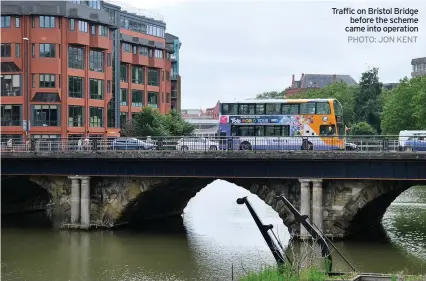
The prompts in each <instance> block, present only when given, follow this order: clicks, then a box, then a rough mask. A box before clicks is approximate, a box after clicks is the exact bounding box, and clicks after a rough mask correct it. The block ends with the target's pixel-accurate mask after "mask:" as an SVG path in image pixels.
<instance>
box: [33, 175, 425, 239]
mask: <svg viewBox="0 0 426 281" xmlns="http://www.w3.org/2000/svg"><path fill="white" fill-rule="evenodd" d="M30 180H31V181H33V182H35V183H37V184H38V185H40V186H42V187H43V188H45V189H46V190H47V191H48V192H49V193H50V195H51V197H52V201H53V203H55V206H56V207H57V208H59V209H60V213H62V214H64V215H63V216H62V217H61V221H60V224H62V225H67V224H70V225H76V226H78V228H84V229H87V228H90V227H91V226H97V227H105V228H114V227H117V226H120V225H124V224H128V223H137V224H139V225H141V224H143V222H144V221H147V220H153V219H159V218H163V217H168V216H176V215H181V214H182V213H183V210H184V208H185V207H186V205H187V203H188V201H189V200H190V199H191V198H193V197H194V196H195V195H196V194H197V192H199V191H200V190H201V189H202V188H204V187H205V186H207V185H208V184H210V183H211V182H213V181H214V180H216V179H214V178H201V179H200V178H142V177H133V178H129V177H103V178H98V177H91V178H88V177H78V176H70V177H44V176H38V177H30ZM226 180H227V181H228V182H230V183H234V184H236V185H238V186H240V187H242V188H245V189H247V190H249V191H250V192H251V193H253V194H256V195H257V196H258V197H259V198H260V199H262V200H263V201H264V202H265V203H266V204H268V205H269V206H271V207H272V208H273V209H274V210H275V211H276V212H277V213H278V215H279V216H280V217H281V218H282V219H283V223H284V224H285V225H286V226H287V227H288V228H289V231H290V232H291V233H293V234H294V235H296V236H298V237H300V238H308V237H309V235H308V234H307V233H306V232H305V231H304V230H303V229H302V230H301V229H300V225H299V224H298V223H296V222H295V219H294V217H293V215H292V214H291V213H290V212H289V211H288V209H287V208H286V207H285V206H284V204H283V203H282V202H281V201H280V200H277V199H276V197H275V196H277V195H284V196H286V198H287V199H289V200H290V202H292V204H293V205H294V206H295V207H296V208H298V209H299V210H300V212H301V214H302V215H308V216H309V217H310V219H311V222H313V223H314V225H315V226H316V227H318V228H319V229H320V230H321V231H323V232H324V233H325V234H326V236H328V237H333V238H344V237H346V236H348V235H350V234H356V233H357V232H358V231H362V230H363V229H366V228H368V227H370V226H372V225H374V224H377V223H380V221H381V219H382V217H383V214H384V213H385V211H386V209H387V207H388V206H389V205H390V204H391V202H392V201H393V200H394V199H395V198H396V197H397V196H398V195H399V194H401V193H402V192H403V191H405V190H406V189H407V188H409V187H410V186H413V185H415V184H420V183H419V182H411V181H377V180H376V181H375V180H370V181H367V180H322V179H226Z"/></svg>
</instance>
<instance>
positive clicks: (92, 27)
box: [90, 24, 96, 35]
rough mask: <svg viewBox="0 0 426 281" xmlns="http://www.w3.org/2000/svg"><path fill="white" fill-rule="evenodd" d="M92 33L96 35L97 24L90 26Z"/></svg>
mask: <svg viewBox="0 0 426 281" xmlns="http://www.w3.org/2000/svg"><path fill="white" fill-rule="evenodd" d="M90 34H92V35H96V25H94V24H92V25H91V26H90Z"/></svg>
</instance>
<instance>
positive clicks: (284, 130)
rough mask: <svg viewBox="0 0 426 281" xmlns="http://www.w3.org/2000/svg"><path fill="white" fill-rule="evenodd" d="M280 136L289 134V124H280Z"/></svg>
mask: <svg viewBox="0 0 426 281" xmlns="http://www.w3.org/2000/svg"><path fill="white" fill-rule="evenodd" d="M281 136H282V137H288V136H290V125H283V126H281Z"/></svg>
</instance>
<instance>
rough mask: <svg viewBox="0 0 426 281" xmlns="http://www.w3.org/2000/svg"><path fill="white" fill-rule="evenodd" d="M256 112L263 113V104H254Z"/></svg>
mask: <svg viewBox="0 0 426 281" xmlns="http://www.w3.org/2000/svg"><path fill="white" fill-rule="evenodd" d="M256 114H259V115H265V104H263V103H261V104H256Z"/></svg>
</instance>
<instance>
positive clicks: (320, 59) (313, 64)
mask: <svg viewBox="0 0 426 281" xmlns="http://www.w3.org/2000/svg"><path fill="white" fill-rule="evenodd" d="M126 2H127V3H129V4H130V5H132V6H135V7H138V8H142V9H147V10H151V11H154V12H158V13H160V14H161V15H163V16H164V20H165V22H166V24H167V30H166V32H169V33H172V34H174V35H176V36H178V37H179V38H180V40H181V41H182V47H181V50H180V74H181V76H182V108H206V107H212V106H214V105H215V104H216V102H217V100H219V99H228V100H229V99H232V100H233V99H244V98H250V97H255V96H256V94H257V93H260V92H264V91H273V90H276V91H280V90H283V89H285V88H286V87H288V86H289V85H290V83H291V77H292V74H295V75H296V79H299V78H300V75H301V74H302V73H322V74H349V75H351V76H352V77H353V78H354V79H355V80H357V81H358V80H359V78H360V74H361V73H362V72H363V71H364V70H366V69H368V68H369V67H373V66H377V67H379V68H380V70H379V74H380V78H381V80H382V82H398V81H399V79H400V78H402V77H404V76H410V72H411V59H412V58H415V57H424V56H426V1H422V0H419V1H411V2H409V1H394V2H391V1H376V2H373V1H368V3H367V2H366V1H352V2H342V1H336V2H331V1H329V2H323V1H297V2H296V1H284V0H282V1H256V2H255V1H249V0H246V1H242V0H239V1H237V0H234V1H231V0H229V1H207V0H196V1H187V0H155V1H153V0H131V1H126ZM333 7H335V8H344V7H351V8H378V7H401V8H402V7H405V8H413V9H419V11H420V15H418V17H419V19H420V23H419V24H418V25H417V26H418V27H419V29H420V30H419V33H417V34H414V33H411V34H403V33H394V34H390V35H395V36H397V35H410V36H414V35H417V36H419V38H418V41H417V43H415V44H403V43H388V44H354V43H348V42H347V41H348V38H347V37H348V35H353V36H357V35H359V36H362V35H370V34H363V33H358V34H356V33H353V34H348V33H345V31H344V28H345V26H347V25H349V16H347V15H333V14H332V8H333ZM382 26H383V25H382ZM413 26H416V25H413ZM371 35H375V36H376V37H377V40H380V38H381V36H382V35H387V34H384V33H375V34H371Z"/></svg>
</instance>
